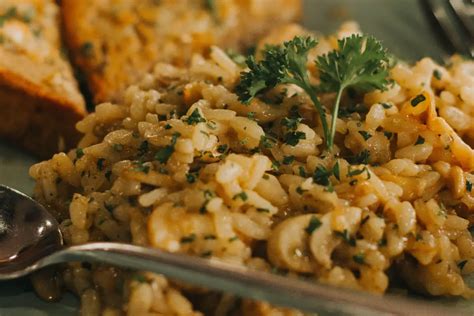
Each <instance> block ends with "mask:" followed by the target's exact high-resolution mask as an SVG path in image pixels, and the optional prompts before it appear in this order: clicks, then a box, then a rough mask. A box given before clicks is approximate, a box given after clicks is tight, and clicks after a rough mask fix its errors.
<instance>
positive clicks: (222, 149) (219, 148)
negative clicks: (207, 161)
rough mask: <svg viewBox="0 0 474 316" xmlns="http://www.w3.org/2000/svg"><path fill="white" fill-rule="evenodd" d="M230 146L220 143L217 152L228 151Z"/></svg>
mask: <svg viewBox="0 0 474 316" xmlns="http://www.w3.org/2000/svg"><path fill="white" fill-rule="evenodd" d="M228 147H229V146H228V145H227V144H222V145H219V146H217V152H218V153H220V154H224V153H225V152H226V151H227V148H228Z"/></svg>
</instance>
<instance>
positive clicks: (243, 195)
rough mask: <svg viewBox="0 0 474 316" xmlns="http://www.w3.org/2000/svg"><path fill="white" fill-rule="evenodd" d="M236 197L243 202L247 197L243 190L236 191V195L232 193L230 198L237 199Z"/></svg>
mask: <svg viewBox="0 0 474 316" xmlns="http://www.w3.org/2000/svg"><path fill="white" fill-rule="evenodd" d="M237 199H241V200H242V201H244V202H245V201H247V199H248V196H247V193H245V191H242V192H240V193H237V194H236V195H234V197H233V198H232V200H237Z"/></svg>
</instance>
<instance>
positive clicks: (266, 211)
mask: <svg viewBox="0 0 474 316" xmlns="http://www.w3.org/2000/svg"><path fill="white" fill-rule="evenodd" d="M257 212H259V213H270V210H269V209H268V208H260V207H259V208H257Z"/></svg>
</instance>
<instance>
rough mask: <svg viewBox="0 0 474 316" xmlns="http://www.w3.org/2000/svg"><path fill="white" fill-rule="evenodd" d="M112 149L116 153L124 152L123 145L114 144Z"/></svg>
mask: <svg viewBox="0 0 474 316" xmlns="http://www.w3.org/2000/svg"><path fill="white" fill-rule="evenodd" d="M112 148H113V149H114V150H115V151H118V152H121V151H122V150H123V145H122V144H113V145H112Z"/></svg>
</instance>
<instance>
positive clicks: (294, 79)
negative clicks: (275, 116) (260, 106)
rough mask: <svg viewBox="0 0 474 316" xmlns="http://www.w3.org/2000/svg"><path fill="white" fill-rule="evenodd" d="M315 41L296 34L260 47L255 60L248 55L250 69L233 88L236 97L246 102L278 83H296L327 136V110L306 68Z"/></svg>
mask: <svg viewBox="0 0 474 316" xmlns="http://www.w3.org/2000/svg"><path fill="white" fill-rule="evenodd" d="M316 45H317V41H316V40H315V39H314V38H312V37H299V36H297V37H295V38H293V39H292V40H291V41H288V42H285V43H283V45H277V46H275V45H268V46H267V47H266V49H265V50H264V51H263V59H262V60H260V61H258V62H257V61H256V59H255V57H254V56H249V57H248V58H247V66H248V68H249V69H250V71H247V72H242V73H241V75H240V83H239V84H238V85H237V87H236V89H235V91H236V93H237V95H238V96H239V100H240V101H242V102H243V103H246V104H248V103H250V101H252V99H253V98H254V97H255V96H256V95H257V94H259V93H260V92H263V91H265V90H268V89H271V88H274V87H275V86H277V85H278V84H294V85H297V86H298V87H300V88H301V89H303V90H304V91H305V92H306V93H307V94H308V96H309V97H310V99H311V101H312V102H313V105H314V106H315V107H316V110H317V111H318V113H319V116H320V118H321V122H322V125H323V130H324V135H325V136H326V137H325V138H326V139H327V136H328V135H329V130H328V126H327V121H326V112H325V111H324V108H323V106H322V104H321V102H320V101H319V99H318V96H317V95H316V90H315V89H314V87H313V86H312V85H311V83H310V80H309V77H308V71H307V68H306V64H307V62H308V53H309V51H310V50H311V49H312V48H314V47H316Z"/></svg>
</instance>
